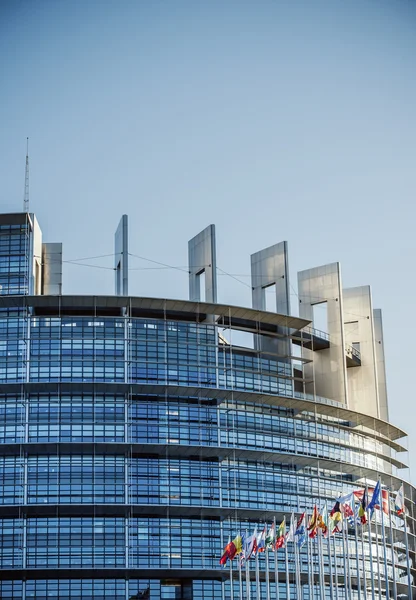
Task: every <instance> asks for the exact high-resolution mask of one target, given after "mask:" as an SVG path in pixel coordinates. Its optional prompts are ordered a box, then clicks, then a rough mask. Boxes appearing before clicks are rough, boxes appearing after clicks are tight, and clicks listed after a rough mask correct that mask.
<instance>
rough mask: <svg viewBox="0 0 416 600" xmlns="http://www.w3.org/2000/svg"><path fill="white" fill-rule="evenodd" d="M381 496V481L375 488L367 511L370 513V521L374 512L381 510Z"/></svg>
mask: <svg viewBox="0 0 416 600" xmlns="http://www.w3.org/2000/svg"><path fill="white" fill-rule="evenodd" d="M380 496H381V485H380V480H378V481H377V485H376V487H375V488H374V492H373V495H372V497H371V500H370V502H369V503H368V506H367V510H368V512H369V513H370V519H371V517H372V516H373V513H374V510H375V509H376V508H380Z"/></svg>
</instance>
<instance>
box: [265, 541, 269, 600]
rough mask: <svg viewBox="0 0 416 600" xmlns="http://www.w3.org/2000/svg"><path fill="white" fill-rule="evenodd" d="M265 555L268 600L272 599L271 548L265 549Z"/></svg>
mask: <svg viewBox="0 0 416 600" xmlns="http://www.w3.org/2000/svg"><path fill="white" fill-rule="evenodd" d="M264 557H265V559H266V600H270V574H269V549H268V548H266V549H265V551H264Z"/></svg>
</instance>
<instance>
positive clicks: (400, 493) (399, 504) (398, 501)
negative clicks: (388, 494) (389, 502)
mask: <svg viewBox="0 0 416 600" xmlns="http://www.w3.org/2000/svg"><path fill="white" fill-rule="evenodd" d="M394 507H395V509H396V512H397V514H398V515H403V514H404V513H405V512H406V506H405V504H404V487H403V484H402V485H401V486H400V487H399V489H398V490H397V493H396V498H395V499H394Z"/></svg>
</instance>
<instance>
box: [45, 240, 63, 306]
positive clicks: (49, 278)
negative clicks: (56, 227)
mask: <svg viewBox="0 0 416 600" xmlns="http://www.w3.org/2000/svg"><path fill="white" fill-rule="evenodd" d="M42 263H43V264H42V294H43V295H51V296H60V295H61V294H62V244H61V243H47V244H42Z"/></svg>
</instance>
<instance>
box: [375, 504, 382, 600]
mask: <svg viewBox="0 0 416 600" xmlns="http://www.w3.org/2000/svg"><path fill="white" fill-rule="evenodd" d="M377 520H378V519H377V513H375V519H374V527H375V530H376V551H377V581H378V597H379V599H380V600H381V573H380V552H379V540H378V523H377Z"/></svg>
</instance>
